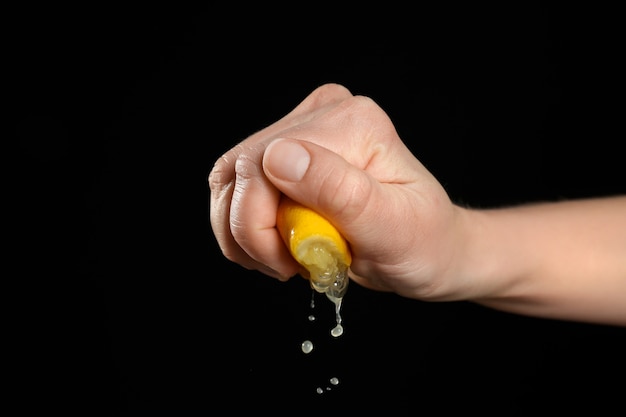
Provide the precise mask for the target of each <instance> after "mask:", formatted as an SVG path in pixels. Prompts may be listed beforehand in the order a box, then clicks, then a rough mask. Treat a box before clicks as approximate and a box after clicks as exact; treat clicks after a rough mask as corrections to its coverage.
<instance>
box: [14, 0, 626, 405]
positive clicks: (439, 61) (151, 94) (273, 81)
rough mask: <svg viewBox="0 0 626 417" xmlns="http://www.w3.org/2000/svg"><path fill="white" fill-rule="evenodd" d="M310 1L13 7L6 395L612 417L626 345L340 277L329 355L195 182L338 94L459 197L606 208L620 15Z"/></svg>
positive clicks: (485, 203)
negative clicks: (371, 112) (368, 111)
mask: <svg viewBox="0 0 626 417" xmlns="http://www.w3.org/2000/svg"><path fill="white" fill-rule="evenodd" d="M570 7H571V6H570ZM310 8H311V10H307V9H306V8H304V9H301V10H300V11H297V12H295V11H293V10H286V11H280V10H270V9H268V8H265V6H263V7H258V9H255V8H254V7H251V6H243V5H241V6H239V7H234V8H232V9H227V8H218V7H214V6H211V5H207V4H200V5H196V6H193V7H191V6H185V5H178V6H172V5H171V4H170V5H167V6H165V5H163V6H155V5H150V6H146V7H140V6H138V5H133V6H129V5H128V4H126V5H125V6H123V7H122V6H111V5H106V6H104V5H103V6H95V5H90V6H84V5H83V6H80V7H75V6H72V7H69V6H65V7H64V6H59V5H54V6H47V7H44V8H43V9H42V8H36V9H35V8H32V9H28V8H26V7H23V8H19V9H15V10H11V11H9V12H7V15H6V17H7V19H8V20H9V22H10V23H11V24H10V25H8V26H7V28H8V29H9V30H7V33H6V35H5V41H6V45H7V47H6V50H5V57H6V59H5V64H4V66H5V68H6V69H8V70H9V75H8V76H7V78H6V86H7V87H8V90H9V92H10V94H7V95H6V96H5V97H7V102H8V103H9V107H10V109H9V110H8V111H7V112H6V113H5V114H6V115H8V116H9V120H10V122H11V123H10V125H9V127H10V129H9V132H10V136H9V137H10V140H9V141H8V142H7V145H9V144H17V150H16V151H7V153H5V159H6V164H7V166H9V165H11V163H15V162H16V161H17V164H15V165H16V166H14V168H12V169H11V175H8V176H7V179H8V181H7V183H8V184H9V187H8V188H7V189H10V190H13V189H14V188H15V191H17V194H16V197H15V198H9V199H8V201H7V205H8V206H9V207H11V208H14V209H15V210H16V211H15V216H14V217H13V212H12V214H11V216H12V217H10V218H9V217H8V218H9V219H10V220H13V219H15V221H14V222H13V224H15V225H17V229H18V230H19V233H18V234H17V236H16V237H15V239H13V240H11V241H10V242H9V246H10V249H11V250H10V251H8V252H7V253H9V254H10V255H9V256H8V258H9V260H10V261H16V262H17V263H18V268H17V269H16V271H18V272H17V273H15V274H16V276H15V274H11V276H12V278H11V279H10V280H8V281H7V282H10V283H11V284H17V285H16V287H17V288H16V290H15V291H12V290H11V289H12V285H11V286H7V287H6V288H7V290H6V293H5V295H6V298H7V304H6V305H11V306H13V307H12V308H10V311H9V313H8V315H7V318H8V320H7V322H8V324H9V329H10V330H15V334H14V335H13V334H12V335H11V336H10V337H7V340H6V341H5V343H6V344H7V345H9V346H11V347H14V348H15V349H14V350H13V351H12V352H15V354H14V355H13V356H10V359H11V362H12V363H13V364H15V365H16V369H17V371H18V372H16V373H15V374H12V375H14V376H12V377H11V378H12V379H11V382H12V384H11V385H12V392H14V393H15V395H14V396H13V398H15V399H17V400H18V401H19V404H20V406H21V408H22V409H23V410H29V409H31V408H34V407H44V408H45V409H46V410H49V411H58V412H61V413H62V414H64V415H68V414H77V415H84V416H92V415H93V416H96V415H98V416H99V415H107V416H122V415H133V416H134V415H159V414H165V415H212V414H216V413H219V414H226V413H228V414H231V413H234V412H247V411H248V410H250V411H254V412H257V411H258V412H273V413H275V414H276V413H278V414H279V415H280V414H283V411H284V412H285V414H287V413H288V414H289V415H293V414H296V413H302V412H304V413H305V414H307V412H308V411H320V412H332V411H333V410H336V411H343V410H347V411H352V412H358V411H364V410H365V411H374V410H378V411H382V412H385V413H387V415H405V414H406V415H408V414H411V415H419V414H426V415H444V414H447V413H450V412H456V413H467V414H470V413H481V414H482V415H507V416H509V415H510V416H521V415H541V414H544V413H545V414H551V413H554V412H558V413H567V412H572V411H583V410H591V411H594V413H595V414H594V415H607V414H609V413H608V412H609V411H612V412H613V413H614V414H620V412H621V411H623V409H624V405H623V389H624V375H626V359H625V358H624V353H625V352H626V342H625V335H624V329H622V328H613V327H609V326H597V325H589V324H581V323H568V322H560V321H553V320H543V319H537V318H530V317H522V316H516V315H511V314H506V313H501V312H497V311H492V310H489V309H485V308H482V307H479V306H476V305H473V304H470V303H464V302H458V303H441V304H437V303H423V302H420V301H415V300H407V299H403V298H400V297H397V296H394V295H391V294H381V293H374V292H371V291H368V290H365V289H363V288H359V287H358V286H357V285H352V286H351V287H350V289H349V291H348V294H347V296H346V299H345V304H344V306H343V318H344V327H345V334H344V335H343V336H342V337H341V338H338V339H332V338H331V337H330V336H329V335H328V331H329V330H330V328H331V327H332V325H333V316H332V307H331V304H330V302H328V300H326V299H324V298H323V297H319V296H318V297H317V298H316V303H317V305H316V309H315V314H316V316H317V318H318V320H317V321H315V322H314V323H311V322H309V321H308V320H307V316H308V315H309V314H310V312H311V311H310V308H309V301H310V298H311V291H310V289H309V288H308V287H307V284H306V282H305V281H303V280H301V279H294V280H291V281H290V282H289V283H286V284H282V283H279V282H276V281H274V280H271V279H269V278H267V277H264V276H262V275H261V274H259V273H256V272H252V271H247V270H244V269H243V268H241V267H239V266H237V265H235V264H232V263H230V262H228V261H227V260H226V259H224V258H223V256H222V254H221V252H220V250H219V248H218V246H217V244H216V242H215V240H214V238H213V235H212V233H211V230H210V226H209V223H208V197H209V190H208V187H207V183H206V178H207V175H208V172H209V171H210V169H211V167H212V165H213V163H214V161H215V160H216V159H217V158H218V157H219V156H220V155H221V154H222V153H223V152H225V151H226V150H228V149H229V148H231V147H232V146H233V145H235V144H236V143H237V142H239V141H240V140H242V139H244V138H245V137H246V136H248V135H249V134H251V133H253V132H255V131H256V130H258V129H260V128H262V127H264V126H266V125H267V124H269V123H271V122H273V121H275V120H277V119H278V118H280V117H282V116H283V115H284V114H285V113H287V112H288V111H289V110H291V109H292V108H293V107H294V106H295V105H296V104H298V103H299V101H300V100H302V99H303V98H304V97H305V96H306V95H307V94H308V93H309V92H310V91H312V90H313V89H314V88H315V87H317V86H318V85H320V84H322V83H325V82H339V83H342V84H344V85H346V86H347V87H348V88H349V89H350V90H351V91H352V92H353V93H355V94H364V95H367V96H370V97H372V98H373V99H374V100H375V101H377V102H378V103H379V104H380V105H381V106H382V107H383V108H384V109H385V110H386V111H387V113H388V114H389V116H390V117H391V119H392V120H393V121H394V123H395V124H396V126H397V129H398V132H399V134H400V136H401V137H402V138H403V139H404V140H405V141H406V143H407V144H408V145H409V146H410V148H411V149H412V151H413V152H414V153H415V155H416V156H417V157H418V158H419V159H420V160H421V161H422V162H423V163H424V164H425V165H426V166H427V167H428V168H429V169H430V170H431V171H432V172H433V173H434V174H435V175H436V176H437V177H438V178H439V179H440V180H441V182H442V183H443V184H444V186H445V187H446V189H447V190H448V191H449V193H450V195H451V197H452V198H453V199H454V200H455V201H457V202H459V203H462V204H467V205H471V206H476V207H489V206H500V205H508V204H516V203H523V202H527V201H537V200H558V199H566V198H577V197H586V196H594V195H606V194H614V193H624V192H625V191H626V185H625V184H626V182H625V179H626V174H625V170H624V162H623V161H624V158H623V156H622V155H623V151H622V147H623V142H624V129H623V120H624V119H623V99H622V98H623V96H624V86H623V74H624V66H623V63H622V62H621V55H623V43H622V41H621V37H620V36H618V35H619V32H620V31H621V29H622V28H621V26H620V24H619V22H617V19H616V16H617V15H618V14H617V12H616V11H615V10H601V9H599V8H597V9H594V10H588V9H585V10H583V9H581V10H572V9H571V8H570V9H568V10H547V9H544V8H536V9H532V8H528V9H516V8H514V7H509V8H501V7H500V8H485V9H476V8H461V9H458V8H456V9H450V10H447V9H446V8H443V7H442V8H441V9H434V8H433V9H427V8H424V7H421V8H419V7H416V6H413V8H412V9H406V10H401V9H397V10H396V9H394V8H393V7H391V6H387V7H384V8H381V7H380V6H376V8H372V9H367V8H366V7H365V6H362V5H361V6H359V8H358V9H352V10H348V11H344V12H341V13H340V12H339V11H337V10H336V6H335V7H329V8H324V7H322V5H319V4H318V5H311V6H310ZM312 9H315V10H312ZM7 149H9V148H7ZM13 186H15V187H13ZM14 253H15V256H14V255H13V254H14ZM307 338H310V339H311V340H313V341H314V343H315V345H316V349H315V350H314V351H313V353H311V354H310V355H304V354H303V353H302V352H301V351H300V343H301V342H302V341H303V340H304V339H307ZM333 376H335V377H338V378H339V380H340V384H339V385H337V386H333V387H332V389H331V390H329V391H325V392H324V393H323V394H317V393H316V388H317V387H323V388H325V387H327V386H330V385H329V383H328V379H329V378H330V377H333ZM331 406H338V407H339V408H332V407H331ZM220 410H221V411H220ZM620 410H621V411H620Z"/></svg>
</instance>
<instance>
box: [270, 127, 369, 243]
mask: <svg viewBox="0 0 626 417" xmlns="http://www.w3.org/2000/svg"><path fill="white" fill-rule="evenodd" d="M263 170H264V171H265V175H266V176H267V178H268V179H269V180H270V181H271V182H272V183H273V184H274V186H276V188H278V189H279V190H280V191H281V192H282V193H284V194H286V195H287V196H289V197H291V198H292V199H293V200H295V201H298V202H299V203H300V204H303V205H305V206H307V207H309V208H311V209H313V210H315V211H317V212H318V213H320V214H321V215H323V216H325V217H327V218H328V219H330V220H332V221H333V223H335V224H336V226H337V227H338V228H339V229H343V230H341V231H342V232H347V230H345V228H344V227H341V226H342V225H354V221H355V220H357V219H356V217H357V216H360V215H362V214H363V212H364V208H365V206H366V205H367V201H366V200H367V198H371V196H372V191H373V190H372V187H373V184H374V183H375V181H372V178H371V177H370V176H369V175H368V174H366V173H365V172H364V171H362V170H360V169H358V168H357V167H355V166H353V165H351V164H350V163H348V162H347V161H346V160H345V159H343V158H342V157H341V156H340V155H338V154H336V153H334V152H332V151H330V150H328V149H326V148H324V147H321V146H319V145H316V144H314V143H311V142H307V141H301V140H294V139H276V140H274V141H273V142H272V143H270V144H269V145H268V146H267V148H266V150H265V153H264V155H263ZM361 220H363V219H361Z"/></svg>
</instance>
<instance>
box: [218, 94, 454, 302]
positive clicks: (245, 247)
mask: <svg viewBox="0 0 626 417" xmlns="http://www.w3.org/2000/svg"><path fill="white" fill-rule="evenodd" d="M209 186H210V192H211V197H210V220H211V226H212V228H213V231H214V234H215V237H216V239H217V241H218V243H219V245H220V248H221V250H222V251H223V253H224V255H225V256H226V257H227V258H228V259H229V260H231V261H233V262H236V263H238V264H240V265H242V266H243V267H245V268H247V269H256V270H259V271H261V272H263V273H265V274H267V275H269V276H272V277H275V278H278V279H280V280H283V281H284V280H287V279H289V278H290V277H292V276H293V275H295V274H296V273H297V272H298V270H299V265H298V264H297V263H296V262H295V261H294V260H293V258H292V257H291V256H290V255H289V253H288V252H287V249H286V247H285V245H284V243H283V242H282V240H281V238H280V236H279V234H278V232H277V230H276V228H275V226H276V209H277V204H278V200H279V197H280V193H284V194H286V195H288V196H289V197H291V198H293V199H294V200H296V201H299V202H300V203H302V204H304V205H306V206H308V207H310V208H312V209H314V210H316V211H317V212H319V213H320V214H322V215H324V216H326V217H327V218H328V219H330V220H331V221H332V222H333V223H334V224H335V226H336V227H337V228H338V229H339V230H340V231H341V232H342V234H343V235H344V236H345V237H346V239H347V240H348V241H349V242H350V245H351V250H352V255H353V263H352V266H351V271H350V277H351V279H352V280H353V281H355V282H357V283H358V284H360V285H363V286H365V287H367V288H371V289H376V290H382V291H393V292H396V293H398V294H400V295H404V296H407V297H412V298H422V299H429V298H430V299H446V298H450V296H451V294H453V293H454V289H453V287H454V285H453V284H454V283H453V281H451V280H448V281H445V280H444V277H445V276H446V270H448V269H449V267H450V265H451V264H452V262H453V258H454V254H455V249H456V246H455V242H457V241H458V240H459V230H458V225H459V224H460V223H461V222H460V221H458V220H459V215H460V214H461V213H462V212H463V209H462V208H460V207H457V206H455V205H454V204H452V202H451V201H450V199H449V198H448V195H447V194H446V192H445V191H444V189H443V187H442V186H441V185H440V184H439V182H438V181H437V180H436V179H435V178H434V177H433V176H432V175H431V173H430V172H428V170H427V169H426V168H425V167H424V166H423V165H422V164H421V163H420V162H419V161H418V160H417V159H416V158H415V157H414V155H413V154H412V153H411V152H410V151H409V149H408V148H407V147H406V146H405V145H404V143H403V142H402V140H401V139H400V137H399V136H398V134H397V132H396V130H395V128H394V126H393V124H392V122H391V120H390V119H389V118H388V116H387V115H386V114H385V112H384V111H383V110H382V109H381V108H380V107H379V106H378V105H377V104H376V103H375V102H374V101H372V100H371V99H369V98H366V97H362V96H354V95H352V94H351V93H350V92H349V91H348V90H347V89H346V88H344V87H342V86H340V85H337V84H327V85H324V86H321V87H319V88H318V89H316V90H315V91H313V92H312V93H311V94H310V95H309V96H308V97H306V98H305V100H304V101H302V102H301V103H300V104H299V105H298V106H297V107H296V108H295V109H294V110H293V111H291V112H290V113H289V114H287V115H286V116H285V117H283V118H282V119H281V120H279V121H277V122H276V123H274V124H272V125H270V126H268V127H267V128H265V129H263V130H261V131H259V132H257V133H255V134H253V135H252V136H250V137H248V138H247V139H245V140H244V141H242V142H241V143H239V144H238V145H237V146H235V147H234V148H233V149H231V150H230V151H228V152H227V153H226V154H224V155H223V156H222V157H221V158H220V159H219V160H218V161H217V162H216V163H215V166H214V167H213V169H212V171H211V173H210V175H209ZM444 284H445V285H444ZM451 284H452V286H451Z"/></svg>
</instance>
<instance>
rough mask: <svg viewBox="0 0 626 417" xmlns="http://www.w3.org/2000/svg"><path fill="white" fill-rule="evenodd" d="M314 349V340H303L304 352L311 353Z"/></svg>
mask: <svg viewBox="0 0 626 417" xmlns="http://www.w3.org/2000/svg"><path fill="white" fill-rule="evenodd" d="M312 350H313V342H311V341H310V340H305V341H304V342H302V351H303V352H304V353H311V351H312Z"/></svg>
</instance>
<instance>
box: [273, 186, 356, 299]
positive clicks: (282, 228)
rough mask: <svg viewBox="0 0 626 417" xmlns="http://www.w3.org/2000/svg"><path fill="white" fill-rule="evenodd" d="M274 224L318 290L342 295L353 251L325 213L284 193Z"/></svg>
mask: <svg viewBox="0 0 626 417" xmlns="http://www.w3.org/2000/svg"><path fill="white" fill-rule="evenodd" d="M276 227H277V228H278V231H279V233H280V235H281V237H282V239H283V241H284V242H285V244H286V245H287V248H288V249H289V251H290V253H291V255H292V256H293V258H294V259H295V260H296V261H297V262H298V263H299V264H300V265H302V266H303V267H304V268H305V270H306V272H307V273H308V276H307V277H305V278H308V279H309V281H310V282H311V286H312V287H313V289H315V290H316V291H317V292H319V293H324V294H326V295H327V296H328V297H329V298H330V299H331V300H332V299H333V298H341V297H343V295H344V294H345V292H346V289H347V286H348V281H349V279H348V268H349V267H350V264H351V262H352V254H351V252H350V247H349V245H348V242H347V241H346V239H345V238H344V237H343V236H342V235H341V233H339V231H338V230H337V229H336V228H335V226H333V224H332V223H330V222H329V221H328V220H327V219H326V218H325V217H323V216H321V215H320V214H318V213H317V212H315V211H314V210H311V209H310V208H308V207H305V206H303V205H302V204H300V203H297V202H296V201H294V200H292V199H291V198H289V197H287V196H285V195H283V196H282V197H281V201H280V203H279V206H278V213H277V218H276Z"/></svg>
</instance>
